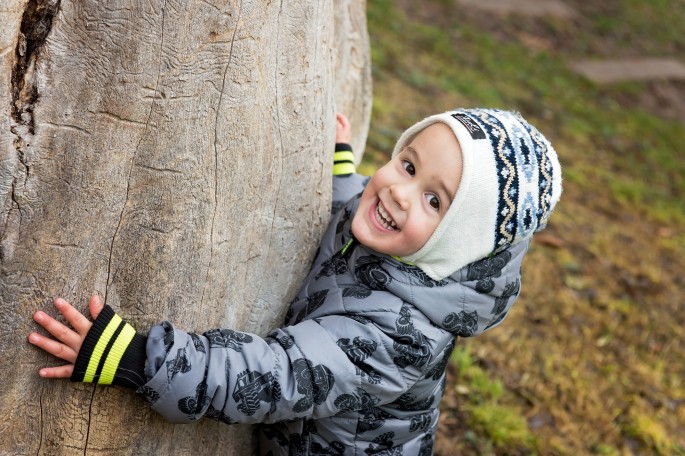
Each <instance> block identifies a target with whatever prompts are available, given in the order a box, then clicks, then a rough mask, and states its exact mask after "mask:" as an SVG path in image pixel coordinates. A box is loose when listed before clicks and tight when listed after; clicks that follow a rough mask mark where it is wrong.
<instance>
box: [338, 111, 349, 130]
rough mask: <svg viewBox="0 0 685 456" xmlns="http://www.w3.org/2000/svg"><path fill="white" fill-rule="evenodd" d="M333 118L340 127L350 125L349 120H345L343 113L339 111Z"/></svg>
mask: <svg viewBox="0 0 685 456" xmlns="http://www.w3.org/2000/svg"><path fill="white" fill-rule="evenodd" d="M335 120H336V121H337V122H338V123H339V124H340V126H341V127H343V128H347V127H348V126H349V125H350V121H349V120H347V117H345V114H343V113H341V112H339V113H337V114H336V115H335Z"/></svg>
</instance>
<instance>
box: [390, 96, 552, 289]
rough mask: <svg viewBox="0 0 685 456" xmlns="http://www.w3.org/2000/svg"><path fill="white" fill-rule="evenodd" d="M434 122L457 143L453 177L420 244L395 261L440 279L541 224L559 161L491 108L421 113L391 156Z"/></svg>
mask: <svg viewBox="0 0 685 456" xmlns="http://www.w3.org/2000/svg"><path fill="white" fill-rule="evenodd" d="M436 122H442V123H444V124H446V125H447V126H449V127H450V128H451V129H452V131H453V132H454V134H455V135H456V137H457V140H458V141H459V145H460V146H461V151H462V155H463V157H462V160H463V171H462V177H461V182H460V184H459V188H458V189H457V194H456V196H455V198H454V200H453V201H452V204H451V205H450V207H449V209H448V210H447V212H446V213H445V216H444V218H443V219H442V221H441V222H440V224H439V225H438V227H437V228H436V230H435V232H434V233H433V235H432V236H431V237H430V238H429V240H428V242H426V244H425V245H424V246H423V247H422V248H421V249H420V250H419V251H418V252H416V253H414V254H413V255H409V256H407V257H403V258H402V259H403V260H405V261H408V262H411V263H414V264H416V265H417V266H418V267H420V268H421V269H422V270H423V271H424V272H425V273H426V274H428V276H430V277H431V278H433V279H435V280H442V279H443V278H445V277H447V276H449V275H451V274H452V273H454V272H455V271H457V270H459V269H461V268H462V267H464V266H466V265H468V264H469V263H472V262H474V261H476V260H480V259H482V258H485V257H487V256H488V255H491V254H495V253H499V252H501V251H503V250H506V249H507V248H509V247H510V246H513V245H515V244H518V243H519V242H521V241H524V240H528V239H530V238H531V237H532V236H533V234H534V233H536V232H537V231H539V230H541V229H543V228H544V227H545V225H546V224H547V220H548V219H549V216H550V214H551V213H552V210H553V209H554V206H555V205H556V204H557V201H559V196H560V195H561V166H560V165H559V159H558V158H557V154H556V152H555V151H554V149H553V148H552V146H551V144H550V143H549V142H548V141H547V139H545V137H544V136H542V134H540V132H538V131H537V130H536V129H535V127H533V126H532V125H530V124H529V123H528V122H526V121H525V120H524V119H523V117H521V115H520V114H519V113H517V112H511V111H501V110H495V109H463V110H461V109H460V110H455V111H448V112H445V113H442V114H437V115H434V116H430V117H427V118H426V119H424V120H422V121H420V122H418V123H416V124H415V125H413V126H412V127H410V128H409V129H408V130H407V131H405V132H404V133H403V134H402V136H400V139H399V140H398V142H397V144H396V145H395V149H394V151H393V157H394V156H396V155H397V154H398V153H400V151H401V150H402V149H403V148H404V147H405V146H406V145H407V144H409V143H410V142H411V141H412V139H413V138H414V137H415V136H416V135H417V134H418V133H419V132H420V131H421V130H423V129H424V128H426V127H427V126H429V125H431V124H433V123H436Z"/></svg>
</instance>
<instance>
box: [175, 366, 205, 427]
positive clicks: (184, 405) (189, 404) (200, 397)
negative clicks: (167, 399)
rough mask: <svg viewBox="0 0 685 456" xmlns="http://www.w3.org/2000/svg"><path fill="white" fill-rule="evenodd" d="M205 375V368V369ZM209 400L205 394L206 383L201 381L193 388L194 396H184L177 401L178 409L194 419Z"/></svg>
mask: <svg viewBox="0 0 685 456" xmlns="http://www.w3.org/2000/svg"><path fill="white" fill-rule="evenodd" d="M206 375H207V369H205V376H206ZM210 401H211V399H210V398H209V397H208V396H207V383H206V382H204V381H202V382H200V383H199V384H198V385H197V387H196V388H195V396H188V397H184V398H183V399H180V400H179V401H178V409H179V410H180V411H181V412H183V413H185V414H186V415H188V417H190V418H192V419H195V417H196V416H197V415H198V414H200V413H202V410H204V409H205V408H206V407H207V406H208V405H209V402H210ZM200 416H201V415H200Z"/></svg>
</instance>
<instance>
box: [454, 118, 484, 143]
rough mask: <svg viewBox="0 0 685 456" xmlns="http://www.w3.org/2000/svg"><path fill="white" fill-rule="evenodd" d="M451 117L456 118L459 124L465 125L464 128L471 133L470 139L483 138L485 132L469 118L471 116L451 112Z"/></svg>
mask: <svg viewBox="0 0 685 456" xmlns="http://www.w3.org/2000/svg"><path fill="white" fill-rule="evenodd" d="M452 117H454V118H455V119H457V120H458V121H459V122H461V124H462V125H463V126H464V127H466V130H467V131H468V132H469V134H471V138H472V139H485V132H484V131H483V129H482V128H480V125H478V124H477V123H476V122H474V121H473V120H471V118H470V117H469V116H467V115H464V114H459V113H456V114H452Z"/></svg>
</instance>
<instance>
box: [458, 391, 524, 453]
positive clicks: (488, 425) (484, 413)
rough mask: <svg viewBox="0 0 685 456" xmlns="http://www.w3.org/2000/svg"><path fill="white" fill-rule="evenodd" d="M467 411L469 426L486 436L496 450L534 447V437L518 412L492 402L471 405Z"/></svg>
mask: <svg viewBox="0 0 685 456" xmlns="http://www.w3.org/2000/svg"><path fill="white" fill-rule="evenodd" d="M468 410H469V425H470V426H471V427H472V429H474V430H475V431H477V432H480V433H482V434H483V435H485V436H487V437H488V438H489V439H490V440H491V441H492V443H493V445H494V446H495V447H496V448H525V449H527V450H531V449H533V448H534V447H535V437H534V436H533V434H531V432H530V431H529V429H528V425H527V423H526V420H525V418H523V417H522V416H521V415H520V412H519V410H517V409H512V408H510V407H506V406H503V405H499V404H497V403H494V402H486V403H484V404H478V405H473V406H470V407H469V408H468Z"/></svg>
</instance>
